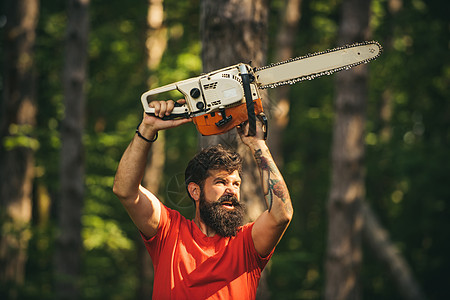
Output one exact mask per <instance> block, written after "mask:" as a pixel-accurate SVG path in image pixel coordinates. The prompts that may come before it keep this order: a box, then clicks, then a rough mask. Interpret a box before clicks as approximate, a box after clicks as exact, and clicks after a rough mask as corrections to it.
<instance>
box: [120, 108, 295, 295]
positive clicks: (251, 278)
mask: <svg viewBox="0 0 450 300" xmlns="http://www.w3.org/2000/svg"><path fill="white" fill-rule="evenodd" d="M178 102H179V103H180V104H182V103H184V100H179V101H178ZM174 104H175V103H174V102H173V101H171V100H170V101H154V102H151V103H150V107H153V108H155V115H156V116H157V117H152V116H148V115H146V114H144V118H143V121H142V123H141V124H140V125H139V126H138V128H137V130H136V135H135V136H134V138H133V140H132V141H131V143H130V145H129V146H128V148H127V149H126V151H125V153H124V154H123V157H122V159H121V161H120V163H119V167H118V169H117V173H116V177H115V182H114V188H113V190H114V193H115V194H116V195H117V197H118V198H119V199H120V201H121V202H122V204H123V206H124V207H125V209H126V210H127V212H128V214H129V215H130V217H131V219H132V220H133V222H134V223H135V225H136V226H137V228H138V229H139V230H140V232H141V235H142V238H143V239H144V242H145V245H146V247H147V250H148V252H149V253H150V255H151V257H152V260H153V266H154V269H155V279H154V289H153V299H254V298H255V294H256V288H257V286H258V282H259V279H260V276H261V271H262V270H263V268H264V267H265V265H266V264H267V262H268V260H269V259H270V257H271V256H272V253H273V250H274V248H275V246H276V245H277V244H278V242H279V240H280V239H281V237H282V236H283V234H284V232H285V230H286V228H287V226H288V225H289V222H290V220H291V218H292V213H293V209H292V204H291V200H290V197H289V192H288V190H287V187H286V184H285V182H284V180H283V178H282V176H281V174H280V172H279V170H278V168H277V167H276V165H275V163H274V161H273V159H272V157H271V154H270V152H269V149H268V148H267V145H266V143H265V141H264V138H263V136H264V133H263V129H262V125H261V124H260V123H259V122H258V127H257V133H256V136H248V124H247V125H246V126H242V127H239V128H238V132H239V135H240V138H241V140H242V142H243V143H244V144H245V145H247V146H248V147H249V149H250V151H251V152H252V153H253V155H254V156H255V159H256V161H257V163H258V167H259V168H260V172H261V178H262V188H263V191H264V193H265V195H266V196H265V197H266V202H267V204H268V210H266V211H264V212H263V213H262V214H261V215H260V216H259V217H258V219H257V220H256V221H255V222H253V223H249V224H246V225H244V226H241V225H242V216H243V205H242V204H241V202H240V190H239V189H240V185H241V161H240V157H239V155H238V154H236V153H234V152H232V151H230V150H227V149H225V148H223V147H221V146H216V147H210V148H207V149H205V150H203V151H202V152H200V153H199V154H198V155H197V156H195V157H194V158H193V159H192V160H191V161H190V162H189V165H188V167H187V169H186V188H187V192H188V194H189V196H190V197H191V199H192V200H193V201H194V202H195V217H194V220H187V219H185V218H184V217H182V216H181V215H180V213H179V212H177V211H175V210H171V209H169V208H167V207H165V206H164V205H163V204H162V203H161V202H160V201H159V200H158V198H157V197H156V196H155V195H153V194H152V193H151V192H150V191H148V190H146V189H145V188H143V187H142V186H141V185H140V182H141V180H142V178H143V175H144V168H145V165H146V159H147V154H148V151H149V149H150V147H151V145H152V143H153V142H155V141H156V138H157V133H158V131H159V130H164V129H169V128H174V127H177V126H180V125H182V124H185V123H187V122H190V120H189V119H181V120H162V117H164V116H165V115H170V113H171V112H172V110H173V108H174Z"/></svg>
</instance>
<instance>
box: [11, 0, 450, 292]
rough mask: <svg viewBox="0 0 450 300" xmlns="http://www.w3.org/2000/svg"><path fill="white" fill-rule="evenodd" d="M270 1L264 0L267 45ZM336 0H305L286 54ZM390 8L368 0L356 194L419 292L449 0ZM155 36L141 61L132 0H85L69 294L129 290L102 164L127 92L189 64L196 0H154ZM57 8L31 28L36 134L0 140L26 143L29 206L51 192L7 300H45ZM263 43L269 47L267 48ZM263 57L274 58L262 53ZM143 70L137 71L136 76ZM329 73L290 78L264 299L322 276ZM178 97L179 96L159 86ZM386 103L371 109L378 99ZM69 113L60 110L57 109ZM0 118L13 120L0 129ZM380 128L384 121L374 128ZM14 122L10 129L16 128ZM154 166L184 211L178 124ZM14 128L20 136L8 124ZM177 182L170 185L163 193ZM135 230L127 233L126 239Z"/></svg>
mask: <svg viewBox="0 0 450 300" xmlns="http://www.w3.org/2000/svg"><path fill="white" fill-rule="evenodd" d="M282 2H283V1H281V0H277V1H272V3H271V5H272V9H271V19H270V32H269V36H270V48H269V53H270V54H272V53H273V49H274V47H273V46H274V44H275V42H274V41H275V37H276V33H277V28H278V27H277V26H278V24H279V23H280V8H281V7H282ZM340 3H341V1H333V0H318V1H312V0H306V1H303V4H302V19H301V22H300V24H299V28H298V35H297V37H296V47H295V55H304V54H306V53H309V52H315V51H321V50H324V49H327V48H331V47H335V46H338V45H336V40H337V38H336V37H337V30H338V23H339V9H340ZM402 3H403V7H401V9H400V10H399V11H398V12H396V13H393V12H392V11H390V10H389V7H388V1H387V0H374V1H373V2H372V20H371V26H372V32H373V38H374V39H376V40H378V41H379V42H380V43H381V44H382V45H383V46H384V47H385V51H384V53H383V55H382V56H381V57H380V58H379V59H378V60H377V61H375V62H373V63H371V64H370V65H369V67H370V76H371V77H370V103H369V106H368V112H367V136H366V144H367V148H366V149H367V151H366V166H367V178H366V181H367V199H368V201H370V203H371V205H372V206H373V208H374V209H375V211H376V212H377V214H378V216H379V217H380V220H381V222H382V224H383V225H384V226H385V227H386V228H387V229H388V230H389V232H390V234H391V238H392V240H393V241H394V242H395V243H396V244H397V245H398V246H399V249H400V251H401V252H402V254H403V255H404V256H405V257H406V259H407V261H408V262H409V264H410V265H411V267H412V270H413V271H414V273H415V274H416V276H417V277H418V279H419V282H420V283H421V284H422V286H423V288H424V290H425V292H426V294H427V295H428V296H429V298H430V299H442V298H443V297H445V295H446V294H447V293H446V288H447V283H448V281H449V276H448V275H447V274H448V272H447V269H448V268H449V267H450V260H449V259H448V253H449V252H450V243H449V242H448V241H447V240H448V238H447V237H448V236H449V234H450V218H449V204H448V199H450V192H449V189H448V187H447V181H448V179H447V177H448V176H447V173H448V171H449V170H450V161H449V160H448V151H449V149H448V148H449V144H450V132H449V129H450V124H449V123H450V117H449V116H450V105H449V104H448V99H449V98H450V90H449V86H450V85H449V82H450V64H449V56H448V41H449V31H448V13H447V12H448V11H449V8H450V7H449V6H450V4H449V3H450V2H449V3H447V2H445V1H444V2H442V1H438V0H432V1H422V0H414V1H402ZM164 5H165V10H166V14H165V25H166V27H167V29H168V47H167V50H166V52H165V54H164V56H163V58H162V61H161V64H160V67H159V68H158V69H157V70H156V71H154V72H153V73H150V72H149V71H148V70H147V67H146V57H145V36H146V12H147V2H146V1H134V2H133V3H132V4H131V5H130V4H129V3H125V2H123V1H117V0H110V1H100V0H92V1H91V5H90V7H91V8H90V14H91V32H90V38H89V81H88V86H87V101H86V125H85V127H86V131H85V135H84V142H85V148H86V155H85V162H86V197H85V207H84V213H83V219H82V222H83V232H82V236H83V241H84V254H83V257H84V263H83V280H82V282H81V286H82V289H83V298H85V299H134V297H135V291H136V288H137V286H138V278H137V266H136V265H137V256H136V251H137V250H136V249H137V247H139V246H142V244H140V241H139V235H138V232H137V230H136V229H135V227H134V225H133V223H132V222H131V220H130V219H129V217H128V215H127V214H126V212H125V211H124V210H123V208H122V207H121V204H120V203H119V201H118V200H117V199H116V198H115V196H114V195H113V193H112V191H111V187H112V183H113V177H114V173H115V170H116V167H117V164H118V161H119V160H120V157H121V155H122V153H123V151H124V150H125V148H126V146H127V144H128V143H129V141H130V139H131V138H132V136H133V134H134V129H135V127H136V125H137V124H138V123H139V121H140V119H141V117H142V108H141V104H140V95H141V94H142V93H143V92H144V91H146V90H147V89H148V88H149V86H151V87H156V86H161V85H164V84H168V83H172V82H175V81H177V80H182V79H186V78H189V77H192V76H197V75H199V74H200V72H201V59H200V54H201V53H200V52H201V45H200V38H199V28H198V22H199V1H198V0H185V1H175V0H167V1H165V2H164ZM65 25H66V8H65V2H64V1H58V0H48V1H43V2H42V3H41V13H40V22H39V28H38V32H37V45H36V63H37V70H38V72H37V75H38V106H39V114H38V125H37V129H36V132H35V133H34V134H35V136H36V140H23V139H21V140H19V139H17V140H10V141H6V142H7V143H10V144H11V147H13V146H15V145H18V144H21V145H29V146H30V147H33V149H35V150H37V152H36V170H37V179H36V184H35V186H36V188H35V190H36V191H38V190H40V187H45V189H44V190H45V191H46V192H39V193H36V195H37V196H36V197H35V198H36V199H35V202H36V206H38V204H39V203H42V202H43V201H44V200H43V199H45V197H47V198H50V199H52V200H53V202H52V205H51V206H50V207H49V208H48V211H47V214H45V213H44V214H43V215H40V214H39V213H38V209H37V208H35V211H36V213H35V216H34V223H33V228H32V233H33V236H32V239H31V242H30V247H29V259H28V264H27V279H26V285H25V289H24V290H23V295H21V296H22V297H21V299H52V298H53V296H54V295H53V278H52V276H53V275H52V264H53V262H52V254H53V245H54V239H55V232H56V230H57V228H56V225H55V219H56V218H55V216H54V211H55V205H57V199H58V192H59V175H58V172H59V156H60V154H59V151H60V136H59V126H60V122H61V119H62V116H63V112H64V107H63V103H62V98H63V96H62V82H61V74H62V68H63V56H64V38H65ZM272 56H273V55H272ZM268 61H270V62H272V61H274V60H273V58H271V57H269V59H268ZM148 78H150V82H148ZM333 90H334V80H333V77H325V78H321V79H317V80H314V81H311V82H304V83H301V84H297V85H295V86H293V87H292V88H291V110H290V111H291V113H290V116H289V125H288V127H287V129H286V131H285V132H284V135H283V146H284V147H283V148H284V160H285V164H284V166H283V168H282V173H283V174H284V176H285V178H286V181H287V183H288V186H289V189H290V192H291V196H292V199H294V200H293V201H294V207H295V215H294V219H293V221H292V223H291V225H290V227H289V229H288V231H287V233H286V236H285V237H284V238H283V240H282V241H281V242H280V244H279V245H278V248H277V250H276V252H275V254H274V257H273V259H272V260H271V263H270V265H269V267H268V268H269V269H270V277H269V286H270V289H271V293H272V297H273V299H320V298H321V297H322V296H323V285H324V281H325V274H324V267H323V264H324V258H325V248H326V202H327V199H328V190H329V183H330V178H329V177H330V175H329V174H330V146H331V135H332V126H333ZM171 96H172V97H174V98H175V97H178V96H179V95H175V94H173V95H171ZM386 97H388V99H390V104H391V109H392V114H391V117H390V118H389V119H388V120H384V119H383V118H382V116H381V111H382V109H383V105H382V103H383V99H386ZM66 113H70V112H66ZM13 129H14V128H13ZM386 129H388V132H390V134H389V135H388V136H386V135H385V132H386ZM16 130H17V131H19V129H17V128H16ZM164 134H165V139H166V155H167V160H166V165H165V170H164V178H163V183H162V185H161V189H160V197H161V198H162V199H163V201H164V202H165V203H166V204H167V205H169V206H171V207H174V208H177V209H180V210H181V212H182V213H183V214H185V215H186V216H190V215H192V212H193V211H192V204H191V203H190V200H189V199H185V198H183V196H182V192H183V188H180V185H179V183H178V181H179V180H180V176H181V174H182V173H183V172H184V168H185V165H186V163H187V160H188V159H189V158H190V157H192V155H193V154H194V153H195V151H196V147H197V133H196V130H195V128H194V126H193V125H192V124H190V125H185V126H183V127H180V128H178V129H177V130H172V131H168V132H165V133H164ZM19 137H22V136H21V135H19ZM177 192H179V193H178V194H177ZM136 241H137V242H136ZM366 250H367V251H365V260H364V266H363V278H362V281H363V292H364V296H365V297H366V298H368V299H374V298H375V299H397V298H398V297H399V296H398V293H397V292H396V291H395V289H394V288H393V287H392V284H391V282H390V281H389V278H387V277H386V276H385V275H384V274H385V270H384V269H383V267H382V266H380V265H379V264H378V263H377V261H376V259H375V258H374V255H373V254H372V253H370V250H369V249H366Z"/></svg>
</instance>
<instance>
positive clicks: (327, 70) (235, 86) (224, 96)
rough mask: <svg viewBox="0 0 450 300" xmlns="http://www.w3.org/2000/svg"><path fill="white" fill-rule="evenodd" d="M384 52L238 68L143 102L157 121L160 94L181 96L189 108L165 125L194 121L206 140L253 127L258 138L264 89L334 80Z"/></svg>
mask: <svg viewBox="0 0 450 300" xmlns="http://www.w3.org/2000/svg"><path fill="white" fill-rule="evenodd" d="M381 51H382V47H381V45H380V44H379V43H378V42H376V41H370V42H363V43H356V44H352V45H346V46H342V47H338V48H334V49H330V50H326V51H322V52H317V53H313V54H308V55H305V56H301V57H297V58H293V59H289V60H286V61H282V62H278V63H273V64H271V65H268V66H264V67H259V68H253V67H251V65H249V64H245V63H239V64H236V65H233V66H229V67H226V68H223V69H220V70H216V71H212V72H210V73H207V74H203V75H200V76H198V77H194V78H189V79H186V80H182V81H178V82H175V83H172V84H168V85H165V86H162V87H159V88H155V89H151V90H149V91H147V92H145V93H144V94H142V96H141V102H142V105H143V108H144V111H145V113H147V114H148V115H153V116H154V109H153V108H151V107H150V106H149V102H150V101H151V100H152V97H153V96H154V95H156V94H160V93H164V92H169V91H172V90H178V91H179V92H181V93H182V94H183V95H184V97H185V100H186V102H185V104H183V105H179V104H178V105H177V104H176V107H175V108H174V109H173V111H172V113H171V114H170V115H169V116H165V117H164V118H163V119H177V118H192V119H193V122H194V124H195V126H196V127H197V130H198V131H199V132H200V133H201V134H202V135H216V134H222V133H225V132H227V131H229V130H231V129H232V128H234V127H236V126H238V125H240V124H242V123H244V122H246V121H247V120H248V122H249V135H254V134H255V132H256V118H257V117H258V118H260V119H261V121H262V122H263V123H264V125H265V128H266V130H265V138H267V118H266V117H265V115H264V112H263V106H262V101H261V97H260V95H259V90H260V89H266V88H274V87H278V86H281V85H286V84H294V83H297V82H302V81H305V80H312V79H314V78H317V77H320V76H323V75H331V74H333V73H335V72H338V71H342V70H348V69H350V68H352V67H355V66H358V65H360V64H363V63H367V62H369V61H371V60H373V59H375V58H377V57H378V56H380V55H381Z"/></svg>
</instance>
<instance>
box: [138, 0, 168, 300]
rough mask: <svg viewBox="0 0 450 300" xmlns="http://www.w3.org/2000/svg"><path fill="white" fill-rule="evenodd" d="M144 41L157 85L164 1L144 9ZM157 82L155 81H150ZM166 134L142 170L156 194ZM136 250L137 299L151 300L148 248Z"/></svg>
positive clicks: (163, 39)
mask: <svg viewBox="0 0 450 300" xmlns="http://www.w3.org/2000/svg"><path fill="white" fill-rule="evenodd" d="M147 26H148V30H147V40H146V42H145V46H146V49H147V68H148V69H149V71H150V72H151V74H150V78H149V80H148V86H150V85H151V84H158V80H157V77H156V76H152V74H154V72H155V71H156V70H157V69H158V67H159V65H160V62H161V59H162V56H163V54H164V51H165V50H166V47H167V28H166V26H165V24H164V6H163V0H148V10H147ZM152 81H156V82H152ZM164 148H165V134H164V131H161V132H160V133H159V137H158V142H157V143H155V144H154V145H153V147H152V148H151V150H150V153H149V159H148V161H147V167H146V170H145V175H144V179H143V181H142V185H143V186H145V187H146V188H147V189H149V190H150V191H152V192H153V193H155V194H158V193H159V187H160V185H161V181H162V178H163V171H164V164H165V160H166V155H165V149H164ZM136 247H137V249H138V255H139V259H140V262H139V263H138V268H139V287H138V295H137V298H138V299H150V298H151V297H152V292H153V285H152V284H151V283H152V282H153V276H154V273H153V266H152V261H151V258H150V255H149V254H148V253H147V249H146V248H145V246H144V245H143V243H142V240H141V239H140V238H139V239H138V240H137V244H136Z"/></svg>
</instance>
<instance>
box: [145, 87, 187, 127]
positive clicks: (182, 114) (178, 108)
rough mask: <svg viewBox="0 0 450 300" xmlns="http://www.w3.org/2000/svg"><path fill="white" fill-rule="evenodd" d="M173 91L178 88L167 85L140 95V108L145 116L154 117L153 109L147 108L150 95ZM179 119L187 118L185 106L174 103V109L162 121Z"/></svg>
mask: <svg viewBox="0 0 450 300" xmlns="http://www.w3.org/2000/svg"><path fill="white" fill-rule="evenodd" d="M173 90H178V87H177V85H176V84H168V85H165V86H162V87H159V88H156V89H152V90H149V91H147V92H145V93H143V94H142V96H141V102H142V107H143V108H144V111H145V113H146V114H147V115H151V116H155V109H154V108H152V107H150V106H149V104H148V103H149V97H150V96H152V95H157V94H161V93H165V92H170V91H173ZM179 118H189V112H188V109H187V107H186V105H180V104H178V103H176V102H175V107H174V109H173V111H172V113H171V114H170V115H169V116H164V117H163V118H162V119H163V120H173V119H179Z"/></svg>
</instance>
